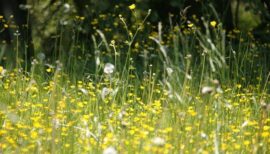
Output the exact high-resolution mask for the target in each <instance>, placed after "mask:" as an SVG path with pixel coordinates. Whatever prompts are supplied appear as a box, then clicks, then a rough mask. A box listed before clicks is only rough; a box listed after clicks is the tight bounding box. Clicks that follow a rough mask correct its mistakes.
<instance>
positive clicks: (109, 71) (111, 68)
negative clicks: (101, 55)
mask: <svg viewBox="0 0 270 154" xmlns="http://www.w3.org/2000/svg"><path fill="white" fill-rule="evenodd" d="M103 71H104V73H105V74H112V73H113V71H114V65H113V64H111V63H106V64H105V66H104V70H103Z"/></svg>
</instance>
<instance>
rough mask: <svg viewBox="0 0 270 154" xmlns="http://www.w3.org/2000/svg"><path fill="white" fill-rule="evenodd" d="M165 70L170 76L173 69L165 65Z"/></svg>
mask: <svg viewBox="0 0 270 154" xmlns="http://www.w3.org/2000/svg"><path fill="white" fill-rule="evenodd" d="M166 71H167V73H168V75H169V76H171V75H172V73H173V69H172V68H170V67H167V68H166Z"/></svg>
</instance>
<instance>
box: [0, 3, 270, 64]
mask: <svg viewBox="0 0 270 154" xmlns="http://www.w3.org/2000/svg"><path fill="white" fill-rule="evenodd" d="M11 4H12V6H13V7H9V6H11ZM131 4H135V5H136V8H135V9H130V8H129V6H130V5H131ZM0 9H1V12H0V14H2V15H1V16H0V17H1V19H0V20H1V21H0V35H1V37H0V38H1V55H0V56H1V57H0V58H1V59H2V60H1V62H3V60H5V59H8V58H7V57H8V56H7V55H8V54H11V56H9V57H11V60H12V57H14V53H15V52H8V51H14V50H20V51H22V52H20V54H21V55H22V57H24V58H22V60H24V61H29V62H30V61H31V59H33V58H38V59H41V60H43V59H46V61H49V62H53V61H55V60H57V59H59V57H61V56H62V57H65V58H64V59H69V60H68V62H67V63H69V64H71V63H73V62H72V60H71V58H70V57H74V56H75V57H79V59H80V58H81V59H82V57H83V59H87V58H91V57H93V56H94V54H95V45H94V44H93V42H95V41H97V42H99V41H100V40H102V39H104V38H102V37H105V36H106V40H107V41H108V42H107V44H110V41H111V40H117V45H119V48H122V49H123V50H124V49H125V48H127V47H128V45H127V46H125V43H126V40H127V38H128V37H130V36H132V35H133V34H134V33H135V32H136V30H137V29H138V27H140V26H142V28H141V29H140V31H142V32H143V33H140V34H139V35H138V36H137V37H136V40H134V42H133V44H132V46H133V47H134V50H133V51H134V54H136V55H138V56H140V54H143V53H144V52H143V50H145V49H147V50H149V51H151V50H153V49H151V47H153V46H155V45H153V44H151V43H150V44H149V43H145V42H147V40H148V39H149V38H148V36H155V35H157V33H158V26H157V25H158V23H159V22H162V24H163V33H164V36H165V37H164V38H165V40H164V41H170V37H169V34H168V33H167V32H169V31H171V30H173V29H174V28H175V26H179V27H180V28H181V30H183V31H185V29H188V28H191V25H196V27H198V28H201V29H202V30H204V28H205V26H204V22H210V21H216V22H217V23H218V24H221V25H222V27H223V28H224V29H225V30H226V34H227V36H228V37H230V36H233V33H236V34H238V31H240V32H241V34H243V35H249V34H250V35H252V38H254V39H256V41H260V42H263V43H266V45H267V42H269V36H268V35H269V19H270V18H269V16H270V15H269V9H270V8H269V2H268V1H266V0H167V1H165V0H133V1H128V0H114V1H112V0H23V1H21V0H9V1H8V0H2V1H1V8H0ZM149 9H151V15H150V16H149V18H148V19H147V21H146V22H145V23H144V25H141V24H142V22H143V20H144V18H145V17H146V16H147V13H148V11H149ZM20 11H21V12H20ZM19 20H22V21H19ZM123 21H124V22H123ZM20 27H24V28H20ZM127 28H128V30H127ZM97 30H100V32H102V34H103V33H104V34H106V35H105V36H102V34H101V33H98V31H97ZM127 31H128V33H129V34H127ZM127 35H130V36H127ZM166 36H168V37H166ZM231 38H233V37H231ZM95 39H98V40H95ZM233 39H238V37H234V38H233ZM138 40H139V41H138ZM148 42H149V41H148ZM235 42H236V43H237V42H239V40H235ZM99 46H100V45H99ZM99 49H101V54H104V55H105V56H104V57H105V59H106V55H107V57H110V56H111V55H110V52H112V51H110V49H109V48H108V47H106V46H103V47H100V48H99ZM12 53H13V55H12ZM89 63H91V62H89ZM92 63H93V62H92ZM91 65H92V64H90V66H91Z"/></svg>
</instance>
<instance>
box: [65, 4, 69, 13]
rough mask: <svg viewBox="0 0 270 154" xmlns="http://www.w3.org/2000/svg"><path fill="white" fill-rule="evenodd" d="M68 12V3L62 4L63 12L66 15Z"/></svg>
mask: <svg viewBox="0 0 270 154" xmlns="http://www.w3.org/2000/svg"><path fill="white" fill-rule="evenodd" d="M69 10H70V5H69V4H68V3H65V4H64V12H65V13H67V12H69Z"/></svg>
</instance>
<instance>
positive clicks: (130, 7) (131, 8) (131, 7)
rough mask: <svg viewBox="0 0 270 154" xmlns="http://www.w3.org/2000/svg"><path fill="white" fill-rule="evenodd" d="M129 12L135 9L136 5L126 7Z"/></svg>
mask: <svg viewBox="0 0 270 154" xmlns="http://www.w3.org/2000/svg"><path fill="white" fill-rule="evenodd" d="M128 7H129V9H130V10H134V9H135V8H136V5H135V4H131V5H129V6H128Z"/></svg>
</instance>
